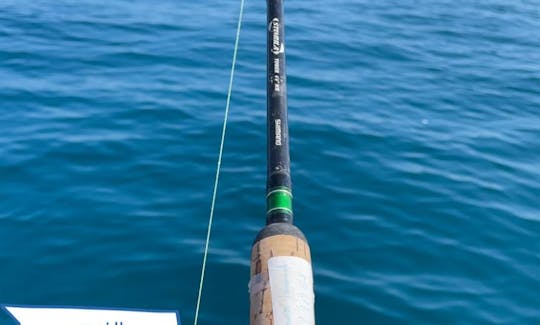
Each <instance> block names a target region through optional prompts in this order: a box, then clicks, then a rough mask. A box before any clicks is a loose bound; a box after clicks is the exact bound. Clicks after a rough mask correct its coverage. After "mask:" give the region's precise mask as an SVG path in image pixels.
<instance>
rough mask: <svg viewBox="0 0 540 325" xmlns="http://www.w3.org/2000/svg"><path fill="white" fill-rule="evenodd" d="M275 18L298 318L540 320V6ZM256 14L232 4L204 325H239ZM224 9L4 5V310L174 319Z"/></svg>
mask: <svg viewBox="0 0 540 325" xmlns="http://www.w3.org/2000/svg"><path fill="white" fill-rule="evenodd" d="M285 5H286V26H287V27H286V28H287V31H286V38H287V59H288V82H289V86H288V91H289V119H290V135H291V150H292V153H291V156H292V171H293V182H294V195H295V201H294V202H295V218H296V223H297V225H299V226H300V227H301V228H302V229H303V230H304V232H305V233H306V235H307V237H308V238H309V240H310V244H311V248H312V252H313V261H314V263H313V267H314V274H315V291H316V315H317V320H318V324H403V323H409V324H487V323H494V324H540V209H539V207H538V206H539V203H540V36H539V35H540V2H538V1H535V0H514V1H508V0H504V1H503V0H477V1H459V0H458V1H455V0H452V1H451V0H430V1H428V0H418V1H394V0H380V1H367V0H357V1H343V0H334V1H331V2H329V1H320V0H314V1H291V0H288V1H285ZM265 10H266V4H265V1H250V0H248V1H247V2H246V7H245V16H244V24H243V27H242V32H241V39H240V46H239V53H238V65H237V71H236V76H235V81H234V89H233V94H232V101H231V111H230V117H229V124H228V132H227V136H226V143H225V152H224V157H223V165H222V177H221V183H220V186H219V190H218V197H217V205H216V212H215V220H214V228H213V233H212V239H211V243H210V255H209V260H208V263H209V264H208V270H207V275H206V281H205V287H204V294H203V297H202V305H201V318H200V323H201V324H247V323H248V310H249V301H248V292H247V283H248V280H249V255H250V248H251V243H252V240H253V239H254V237H255V235H256V233H257V232H258V230H259V229H260V228H261V227H262V226H263V224H264V218H265V217H264V216H265V203H264V196H265V172H266V165H265V164H266V149H265V145H266V142H265V137H266V134H265V132H266V129H265V122H266V121H265V114H266V111H265V110H266V98H265V96H266V90H265V80H266V79H265V78H266V77H265V70H266V66H265V65H266V58H265V42H266V39H265V38H266V33H265V27H266V26H265V25H266V23H265V21H266V14H265ZM238 13H239V1H217V0H208V1H172V0H159V1H148V0H132V1H125V0H120V1H103V0H83V1H81V0H77V1H75V0H73V1H67V0H61V1H52V0H39V1H16V0H3V1H0V109H1V114H0V303H2V304H20V305H64V306H65V305H68V306H101V307H115V308H119V307H129V308H149V309H168V310H169V309H172V310H179V311H180V313H181V316H182V322H183V323H184V324H190V323H192V322H193V318H194V310H195V303H196V298H197V290H198V281H199V276H200V270H201V264H202V253H203V249H204V242H205V236H206V227H207V222H208V215H209V211H210V201H211V195H212V186H213V180H214V175H215V168H216V161H217V156H218V148H219V140H220V135H221V125H222V121H223V115H224V108H225V100H226V90H227V85H228V78H229V72H230V66H231V59H232V53H233V45H234V37H235V29H236V23H237V19H238ZM0 324H11V325H13V324H14V322H13V321H12V320H11V319H10V318H9V317H8V316H7V315H6V314H5V313H1V314H0Z"/></svg>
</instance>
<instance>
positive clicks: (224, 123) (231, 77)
mask: <svg viewBox="0 0 540 325" xmlns="http://www.w3.org/2000/svg"><path fill="white" fill-rule="evenodd" d="M243 15H244V0H240V14H239V15H238V24H237V26H236V39H235V41H234V52H233V59H232V64H231V74H230V77H229V89H228V91H227V103H226V105H225V116H224V118H223V128H222V131H221V143H220V145H219V155H218V161H217V168H216V177H215V180H214V192H213V194H212V204H211V207H210V217H209V218H208V230H207V232H206V243H205V247H204V255H203V263H202V269H201V280H200V282H199V294H198V295H197V307H196V308H195V320H194V322H193V324H194V325H197V322H198V320H199V309H200V306H201V296H202V290H203V284H204V274H205V272H206V260H207V257H208V246H209V244H210V234H211V232H212V223H213V221H214V208H215V206H216V195H217V189H218V184H219V174H220V170H221V158H222V157H223V145H224V143H225V133H226V131H227V120H228V118H229V107H230V104H231V93H232V86H233V80H234V70H235V67H236V56H237V54H238V43H239V41H240V30H241V28H242V18H243Z"/></svg>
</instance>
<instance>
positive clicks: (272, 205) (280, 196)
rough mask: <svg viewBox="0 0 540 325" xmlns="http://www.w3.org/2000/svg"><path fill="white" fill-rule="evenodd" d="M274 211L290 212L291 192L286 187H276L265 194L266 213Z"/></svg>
mask: <svg viewBox="0 0 540 325" xmlns="http://www.w3.org/2000/svg"><path fill="white" fill-rule="evenodd" d="M274 211H279V212H283V213H288V214H292V194H291V191H290V190H289V189H288V188H277V189H274V190H271V191H270V192H269V193H268V194H267V195H266V213H267V214H268V213H271V212H274Z"/></svg>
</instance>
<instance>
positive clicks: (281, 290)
mask: <svg viewBox="0 0 540 325" xmlns="http://www.w3.org/2000/svg"><path fill="white" fill-rule="evenodd" d="M268 274H269V277H270V292H271V294H272V309H273V315H274V325H298V324H302V325H314V324H315V307H314V305H315V295H314V293H313V272H312V270H311V265H310V264H309V263H308V262H307V261H306V260H304V259H303V258H300V257H295V256H276V257H272V258H270V259H269V260H268Z"/></svg>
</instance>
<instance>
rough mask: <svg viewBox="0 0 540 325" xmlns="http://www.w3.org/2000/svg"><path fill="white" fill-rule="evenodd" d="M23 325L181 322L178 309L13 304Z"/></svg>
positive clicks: (164, 324)
mask: <svg viewBox="0 0 540 325" xmlns="http://www.w3.org/2000/svg"><path fill="white" fill-rule="evenodd" d="M5 309H6V310H7V311H8V312H9V313H10V314H11V315H12V316H13V317H14V318H15V319H16V320H17V321H18V322H19V323H20V325H155V324H160V325H180V319H179V317H177V313H176V312H149V311H128V310H100V309H76V308H36V307H11V306H5Z"/></svg>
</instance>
